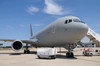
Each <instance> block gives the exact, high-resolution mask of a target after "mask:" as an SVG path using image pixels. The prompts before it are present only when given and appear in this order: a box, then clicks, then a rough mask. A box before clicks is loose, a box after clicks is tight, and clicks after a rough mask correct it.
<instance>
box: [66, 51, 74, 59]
mask: <svg viewBox="0 0 100 66" xmlns="http://www.w3.org/2000/svg"><path fill="white" fill-rule="evenodd" d="M66 57H67V58H73V57H74V54H73V53H72V52H67V53H66Z"/></svg>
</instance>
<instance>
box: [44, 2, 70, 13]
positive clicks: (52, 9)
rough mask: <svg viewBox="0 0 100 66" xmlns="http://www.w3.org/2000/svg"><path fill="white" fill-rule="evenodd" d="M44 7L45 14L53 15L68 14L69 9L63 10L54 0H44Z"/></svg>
mask: <svg viewBox="0 0 100 66" xmlns="http://www.w3.org/2000/svg"><path fill="white" fill-rule="evenodd" d="M45 5H46V6H45V8H44V12H45V13H47V14H53V15H63V14H68V13H69V12H70V11H66V12H65V11H64V10H63V8H62V6H59V5H58V4H57V3H55V2H54V0H45Z"/></svg>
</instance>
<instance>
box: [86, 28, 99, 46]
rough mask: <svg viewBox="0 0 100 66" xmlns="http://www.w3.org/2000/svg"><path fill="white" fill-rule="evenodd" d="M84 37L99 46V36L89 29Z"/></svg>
mask: <svg viewBox="0 0 100 66" xmlns="http://www.w3.org/2000/svg"><path fill="white" fill-rule="evenodd" d="M86 36H87V37H88V38H89V39H90V41H93V42H95V43H96V44H97V46H100V35H99V34H98V33H96V32H94V31H93V30H92V29H90V28H89V29H88V32H87V35H86Z"/></svg>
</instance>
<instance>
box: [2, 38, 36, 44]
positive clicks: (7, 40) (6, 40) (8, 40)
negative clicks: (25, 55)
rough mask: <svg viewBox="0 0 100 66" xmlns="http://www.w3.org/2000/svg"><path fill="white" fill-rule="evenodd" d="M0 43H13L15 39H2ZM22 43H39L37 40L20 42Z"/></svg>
mask: <svg viewBox="0 0 100 66" xmlns="http://www.w3.org/2000/svg"><path fill="white" fill-rule="evenodd" d="M0 41H5V42H13V41H15V39H0ZM20 41H22V42H23V43H28V44H32V43H36V42H38V41H35V40H20Z"/></svg>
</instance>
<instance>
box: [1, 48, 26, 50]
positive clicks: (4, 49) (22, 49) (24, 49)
mask: <svg viewBox="0 0 100 66" xmlns="http://www.w3.org/2000/svg"><path fill="white" fill-rule="evenodd" d="M0 50H13V49H12V48H0ZM22 50H25V48H23V49H22Z"/></svg>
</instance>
